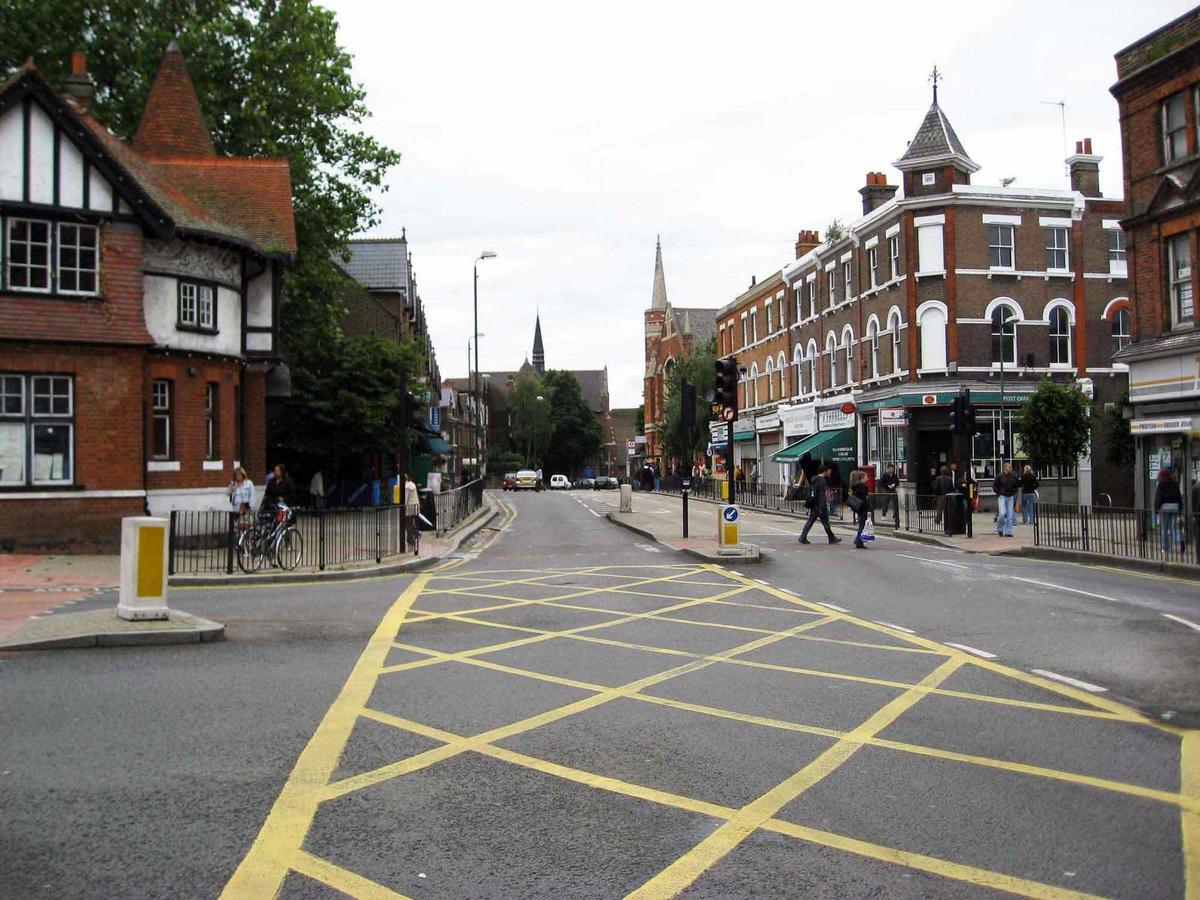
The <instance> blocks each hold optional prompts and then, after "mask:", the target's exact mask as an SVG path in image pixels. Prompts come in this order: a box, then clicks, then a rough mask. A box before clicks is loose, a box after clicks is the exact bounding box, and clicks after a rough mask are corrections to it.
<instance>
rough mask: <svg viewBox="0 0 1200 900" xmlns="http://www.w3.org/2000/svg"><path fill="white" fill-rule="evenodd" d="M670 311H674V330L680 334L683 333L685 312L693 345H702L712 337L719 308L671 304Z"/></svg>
mask: <svg viewBox="0 0 1200 900" xmlns="http://www.w3.org/2000/svg"><path fill="white" fill-rule="evenodd" d="M671 311H672V312H673V313H675V330H676V331H677V332H679V333H680V334H683V333H684V331H683V320H684V316H685V314H686V316H687V320H688V325H689V326H690V327H691V329H692V338H693V339H694V344H693V346H695V347H702V346H704V344H706V343H708V341H709V340H710V339H711V338H712V336H713V331H714V330H715V329H716V327H717V313H718V312H719V310H716V309H702V308H700V307H696V306H688V307H680V306H672V307H671Z"/></svg>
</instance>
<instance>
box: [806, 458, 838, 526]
mask: <svg viewBox="0 0 1200 900" xmlns="http://www.w3.org/2000/svg"><path fill="white" fill-rule="evenodd" d="M828 479H829V463H827V462H824V463H821V468H820V470H819V471H818V472H817V477H816V478H814V479H813V480H812V491H811V493H810V494H809V499H808V500H807V501H806V504H811V505H809V507H808V521H806V522H805V523H804V530H803V531H801V532H800V537H799V538H797V542H798V543H801V544H808V543H810V541H809V539H808V532H809V530H810V529H811V528H812V527H813V523H814V522H816V521H817V520H818V519H819V520H820V522H821V525H822V527H824V529H825V535H826V536H827V537H828V538H829V543H831V544H840V543H841V541H842V539H841V538H839V537H837V536H836V535H835V534H834V533H833V529H832V528H830V527H829V498H828V496H827V494H826V487H827V486H828V483H829V481H828Z"/></svg>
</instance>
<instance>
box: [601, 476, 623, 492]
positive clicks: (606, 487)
mask: <svg viewBox="0 0 1200 900" xmlns="http://www.w3.org/2000/svg"><path fill="white" fill-rule="evenodd" d="M620 486H621V483H620V482H619V481H617V479H615V478H610V477H609V476H607V475H601V476H600V477H599V478H597V479H596V490H598V491H615V490H617V489H618V488H619V487H620Z"/></svg>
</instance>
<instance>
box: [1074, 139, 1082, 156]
mask: <svg viewBox="0 0 1200 900" xmlns="http://www.w3.org/2000/svg"><path fill="white" fill-rule="evenodd" d="M1075 152H1076V153H1082V152H1083V141H1076V142H1075Z"/></svg>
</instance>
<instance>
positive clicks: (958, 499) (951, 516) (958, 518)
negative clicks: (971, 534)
mask: <svg viewBox="0 0 1200 900" xmlns="http://www.w3.org/2000/svg"><path fill="white" fill-rule="evenodd" d="M963 499H964V498H963V495H962V494H960V493H959V492H958V491H952V492H951V493H949V494H947V495H946V508H945V510H944V511H943V513H942V521H943V522H944V523H945V525H946V534H966V533H967V520H966V517H965V516H964V515H963Z"/></svg>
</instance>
